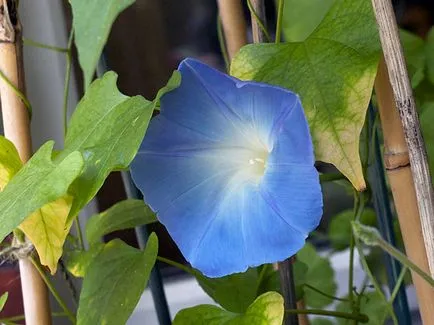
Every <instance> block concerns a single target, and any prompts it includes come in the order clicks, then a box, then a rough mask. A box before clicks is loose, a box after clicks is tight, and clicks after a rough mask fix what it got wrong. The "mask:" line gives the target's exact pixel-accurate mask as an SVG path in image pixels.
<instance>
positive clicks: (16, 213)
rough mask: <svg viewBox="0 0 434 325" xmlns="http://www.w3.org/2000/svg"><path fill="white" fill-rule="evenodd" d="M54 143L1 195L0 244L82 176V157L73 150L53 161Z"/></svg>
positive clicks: (17, 176)
mask: <svg viewBox="0 0 434 325" xmlns="http://www.w3.org/2000/svg"><path fill="white" fill-rule="evenodd" d="M53 144H54V143H53V142H52V141H50V142H47V143H46V144H44V145H43V146H42V147H41V148H40V149H39V150H38V151H37V152H36V153H35V154H34V156H33V157H32V158H31V159H30V160H29V161H28V162H27V164H26V165H24V167H23V168H22V169H21V170H20V171H19V172H18V173H17V174H16V175H15V176H14V177H13V178H12V180H11V181H10V182H9V183H8V184H7V186H6V187H5V189H4V190H3V192H1V193H0V211H2V213H1V214H0V242H1V241H2V240H3V239H4V238H5V237H6V236H7V235H8V234H9V233H10V232H11V231H12V230H14V229H15V228H16V227H18V225H20V224H21V222H22V221H24V219H25V218H26V217H28V216H29V215H30V214H31V213H32V212H34V211H36V210H38V209H40V208H41V207H43V206H44V205H46V204H48V203H50V202H53V201H55V200H57V199H58V198H60V197H63V196H64V195H65V194H66V192H67V191H68V188H69V186H70V184H71V183H72V182H73V181H74V180H75V179H76V178H77V176H78V175H80V173H81V171H82V169H83V158H82V156H81V154H80V153H79V152H77V151H72V152H70V153H69V154H68V155H65V156H64V157H63V158H61V159H59V158H56V159H55V160H54V161H53V160H52V159H51V154H52V150H53Z"/></svg>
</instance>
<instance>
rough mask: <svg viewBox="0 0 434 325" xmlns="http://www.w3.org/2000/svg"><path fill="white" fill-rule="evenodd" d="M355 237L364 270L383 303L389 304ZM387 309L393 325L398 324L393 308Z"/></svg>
mask: <svg viewBox="0 0 434 325" xmlns="http://www.w3.org/2000/svg"><path fill="white" fill-rule="evenodd" d="M353 237H354V239H355V244H356V248H357V251H358V252H359V257H360V261H361V263H362V265H363V268H364V270H365V272H366V274H367V275H368V277H369V280H371V283H372V285H373V286H374V287H375V290H376V292H377V294H379V295H380V297H381V299H382V300H383V301H385V302H386V303H388V301H387V299H386V297H385V295H384V293H383V291H382V290H381V286H380V284H379V283H378V282H377V280H376V279H375V277H374V275H373V274H372V272H371V269H370V268H369V265H368V262H367V261H366V257H365V254H364V253H363V248H362V247H361V245H360V242H359V240H358V239H357V238H356V237H355V236H354V234H353ZM387 309H388V310H389V313H390V315H391V316H392V319H393V323H394V324H398V320H397V319H396V315H395V312H394V311H393V308H392V306H390V305H389V304H387Z"/></svg>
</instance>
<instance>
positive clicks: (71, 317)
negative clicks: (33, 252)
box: [30, 256, 77, 324]
mask: <svg viewBox="0 0 434 325" xmlns="http://www.w3.org/2000/svg"><path fill="white" fill-rule="evenodd" d="M30 261H31V262H32V264H33V266H34V267H35V268H36V270H37V271H38V272H39V274H40V275H41V278H42V279H43V280H44V282H45V284H46V285H47V287H48V289H49V290H50V291H51V294H52V295H53V297H54V299H56V301H57V303H58V304H59V305H60V307H61V308H62V309H63V310H64V312H65V316H66V317H68V319H69V320H70V321H71V323H72V324H75V323H76V321H77V320H76V318H75V315H74V314H73V313H72V312H71V310H69V308H68V306H66V303H65V302H64V301H63V299H62V297H61V296H60V294H59V292H58V291H57V289H56V288H55V287H54V285H53V283H52V282H51V281H50V279H49V278H48V276H47V274H46V273H45V271H44V270H43V269H42V267H41V265H40V264H39V263H38V262H37V261H36V260H35V258H34V257H33V256H32V257H30Z"/></svg>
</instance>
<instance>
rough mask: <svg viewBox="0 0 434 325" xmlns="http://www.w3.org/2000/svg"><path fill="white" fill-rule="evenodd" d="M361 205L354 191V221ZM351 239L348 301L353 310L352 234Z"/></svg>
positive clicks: (353, 243)
mask: <svg viewBox="0 0 434 325" xmlns="http://www.w3.org/2000/svg"><path fill="white" fill-rule="evenodd" d="M359 204H360V198H359V196H358V193H357V191H356V190H354V216H353V220H357V213H358V211H359ZM350 235H351V238H350V262H349V264H350V265H349V269H348V298H349V299H348V300H349V301H350V304H351V308H353V307H354V293H353V287H354V245H355V242H354V235H353V233H352V232H351V234H350Z"/></svg>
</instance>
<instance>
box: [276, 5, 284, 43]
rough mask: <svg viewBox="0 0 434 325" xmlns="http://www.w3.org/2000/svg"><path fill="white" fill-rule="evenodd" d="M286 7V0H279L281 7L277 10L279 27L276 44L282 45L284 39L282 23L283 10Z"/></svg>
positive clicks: (277, 28) (277, 27)
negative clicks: (281, 41)
mask: <svg viewBox="0 0 434 325" xmlns="http://www.w3.org/2000/svg"><path fill="white" fill-rule="evenodd" d="M284 7H285V0H279V7H278V9H277V25H276V39H275V40H274V41H275V43H276V44H279V43H280V40H281V38H282V36H281V35H282V22H283V10H284Z"/></svg>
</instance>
